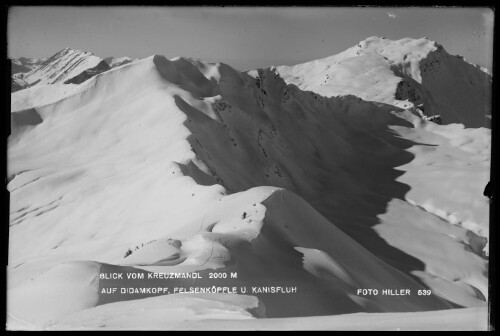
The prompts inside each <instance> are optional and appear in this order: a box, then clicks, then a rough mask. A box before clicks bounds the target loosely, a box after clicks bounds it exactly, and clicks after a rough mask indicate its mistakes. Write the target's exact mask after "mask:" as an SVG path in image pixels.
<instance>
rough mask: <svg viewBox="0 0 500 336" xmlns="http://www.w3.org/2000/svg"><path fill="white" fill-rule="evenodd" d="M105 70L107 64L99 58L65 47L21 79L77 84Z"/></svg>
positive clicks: (107, 67)
mask: <svg viewBox="0 0 500 336" xmlns="http://www.w3.org/2000/svg"><path fill="white" fill-rule="evenodd" d="M106 70H109V65H108V64H107V63H106V62H105V61H104V60H102V59H101V58H99V57H97V56H94V55H92V54H91V53H89V52H84V51H79V50H73V49H70V48H65V49H63V50H61V51H59V52H57V53H56V54H54V55H52V56H51V57H49V58H47V59H46V60H45V61H43V62H42V63H40V64H39V65H38V66H37V67H35V68H34V69H33V70H31V71H30V72H28V73H26V74H25V75H24V76H23V80H25V81H26V82H27V83H29V85H46V84H56V83H61V84H62V83H64V84H79V83H82V82H84V81H85V80H87V79H88V78H91V77H92V76H95V75H97V74H99V73H101V72H103V71H106Z"/></svg>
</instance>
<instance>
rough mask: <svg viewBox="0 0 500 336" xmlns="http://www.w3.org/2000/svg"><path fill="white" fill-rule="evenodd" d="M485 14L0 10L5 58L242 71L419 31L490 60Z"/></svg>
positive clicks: (489, 18) (456, 51)
mask: <svg viewBox="0 0 500 336" xmlns="http://www.w3.org/2000/svg"><path fill="white" fill-rule="evenodd" d="M493 21H494V13H493V11H492V10H491V9H488V8H480V7H478V8H472V7H467V8H430V7H427V8H419V7H396V8H394V7H372V8H366V7H363V8H361V7H49V6H44V7H24V6H17V7H11V8H10V9H9V16H8V25H7V42H8V57H10V58H18V57H30V58H44V57H48V56H51V55H53V54H54V53H56V52H57V51H59V50H61V49H64V48H66V47H70V48H73V49H78V50H84V51H90V52H92V53H93V54H94V55H96V56H100V57H102V58H105V57H108V56H115V57H121V56H129V57H132V58H143V57H147V56H151V55H154V54H160V55H165V56H167V57H168V58H172V57H176V56H186V57H192V58H198V59H202V60H204V61H209V62H224V63H226V64H229V65H231V66H233V67H234V68H236V69H239V70H241V71H244V70H250V69H256V68H260V67H269V66H271V65H293V64H298V63H303V62H307V61H311V60H314V59H319V58H324V57H328V56H331V55H334V54H338V53H339V52H342V51H344V50H345V49H347V48H350V47H352V46H354V45H356V44H357V43H358V42H359V41H361V40H364V39H366V38H368V37H371V36H380V37H386V38H388V39H391V40H398V39H401V38H405V37H411V38H421V37H427V38H429V39H431V40H433V41H436V42H438V43H439V44H441V45H443V46H444V48H445V49H446V50H447V51H448V53H450V54H452V55H462V56H464V57H465V58H466V59H467V60H468V61H470V62H472V63H475V64H479V65H481V66H484V67H486V68H488V69H489V70H491V69H492V59H493Z"/></svg>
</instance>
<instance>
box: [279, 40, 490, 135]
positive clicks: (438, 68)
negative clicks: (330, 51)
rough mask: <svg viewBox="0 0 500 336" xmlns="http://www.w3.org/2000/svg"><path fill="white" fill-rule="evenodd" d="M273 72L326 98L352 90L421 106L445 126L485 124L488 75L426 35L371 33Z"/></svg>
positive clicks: (380, 99)
mask: <svg viewBox="0 0 500 336" xmlns="http://www.w3.org/2000/svg"><path fill="white" fill-rule="evenodd" d="M276 71H277V72H278V73H279V74H280V75H281V76H282V77H283V78H284V79H285V81H286V82H287V83H292V84H295V85H297V86H298V87H299V88H301V89H303V90H308V91H313V92H316V93H318V94H321V95H323V96H326V97H331V96H338V95H346V94H353V95H356V96H358V97H361V98H363V99H365V100H369V101H376V102H382V103H386V104H391V105H395V106H399V107H402V108H408V107H413V106H415V107H417V106H420V108H419V109H420V110H421V111H422V112H423V113H424V115H426V116H432V115H440V116H441V120H442V122H443V123H444V124H449V123H461V124H464V125H465V126H466V127H484V126H488V125H489V119H487V118H486V116H487V115H491V76H490V75H489V74H488V73H487V72H485V71H484V69H482V68H480V67H478V66H475V65H472V64H470V63H468V62H466V61H465V60H464V59H463V57H461V56H451V55H449V54H448V53H447V52H446V51H445V50H444V49H443V47H442V46H441V45H439V44H438V43H436V42H434V41H430V40H428V39H426V38H421V39H411V38H404V39H401V40H397V41H391V40H388V39H385V38H380V37H370V38H367V39H366V40H363V41H361V42H360V43H358V44H357V45H356V46H354V47H352V48H349V49H348V50H346V51H344V52H342V53H340V54H338V55H335V56H330V57H327V58H324V59H320V60H315V61H312V62H308V63H304V64H298V65H294V66H278V67H277V68H276Z"/></svg>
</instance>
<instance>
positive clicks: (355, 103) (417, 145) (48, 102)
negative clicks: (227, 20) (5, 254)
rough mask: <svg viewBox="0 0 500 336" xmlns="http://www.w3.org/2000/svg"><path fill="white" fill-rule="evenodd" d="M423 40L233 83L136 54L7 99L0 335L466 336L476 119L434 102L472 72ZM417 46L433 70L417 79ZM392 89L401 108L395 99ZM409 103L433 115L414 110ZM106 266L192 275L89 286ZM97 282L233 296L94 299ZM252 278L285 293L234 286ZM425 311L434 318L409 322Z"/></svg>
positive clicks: (483, 252) (485, 134)
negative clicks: (4, 297)
mask: <svg viewBox="0 0 500 336" xmlns="http://www.w3.org/2000/svg"><path fill="white" fill-rule="evenodd" d="M402 41H403V42H402ZM435 46H436V45H435V44H433V42H429V41H427V40H425V39H420V40H411V39H404V40H400V41H385V40H384V39H374V38H370V39H368V40H365V41H364V42H362V43H361V47H355V48H351V49H349V50H347V51H346V52H344V53H342V54H340V55H337V56H334V57H331V58H327V59H323V60H318V61H315V62H310V63H306V64H303V65H297V66H295V67H272V68H268V69H259V70H255V71H250V72H248V73H241V72H239V71H236V70H235V69H233V68H231V67H230V66H228V65H226V64H223V63H206V62H203V61H201V60H193V59H189V58H174V59H172V60H168V59H166V58H165V57H163V56H151V57H148V58H145V59H142V60H139V61H135V62H132V63H129V64H125V65H123V66H119V67H116V68H114V69H111V70H109V71H106V72H103V73H100V74H98V75H96V76H94V77H92V78H90V79H89V80H87V81H85V82H83V83H81V84H79V85H72V86H67V85H62V84H58V85H48V86H40V87H39V88H37V87H33V88H29V89H26V90H21V91H19V92H16V93H14V94H13V95H12V115H11V122H12V124H11V126H12V127H11V128H12V133H11V136H10V138H9V148H8V155H9V156H8V157H9V163H8V186H7V187H8V190H9V191H10V193H11V203H10V204H11V217H10V238H9V239H10V241H9V265H8V299H9V300H8V324H9V327H10V328H20V329H30V328H31V329H41V328H51V329H85V328H90V329H101V328H103V329H106V328H110V329H116V328H132V329H134V328H147V329H178V328H180V329H183V328H190V327H191V326H196V328H202V329H203V328H207V326H208V328H210V326H212V327H213V325H214V324H213V323H216V322H219V321H221V320H224V322H221V323H225V324H226V325H227V326H228V328H231V326H232V328H233V329H234V325H235V324H234V323H236V321H237V322H238V323H239V322H240V321H242V323H243V322H244V325H245V326H246V327H245V328H252V327H253V328H266V325H267V328H271V329H273V328H282V327H283V326H284V325H285V326H292V325H293V326H295V327H294V329H301V328H306V329H307V326H310V325H311V323H312V324H314V325H315V326H316V327H318V328H320V326H325V325H327V326H331V325H332V324H334V323H336V325H340V326H341V327H340V328H349V326H352V324H353V322H352V321H353V320H356V319H357V318H360V317H361V318H363V321H372V323H375V324H376V323H378V322H380V323H379V324H377V325H378V326H379V327H381V328H383V326H382V324H383V325H385V326H389V325H391V323H394V321H399V324H398V327H401V328H404V327H405V326H408V327H410V326H413V327H414V328H415V324H417V322H415V321H422V322H421V323H420V324H418V326H416V328H420V329H425V328H428V327H429V326H436V325H437V326H440V327H442V328H446V327H451V326H453V327H456V328H458V329H463V328H470V327H471V324H470V323H471V321H472V322H475V323H476V325H475V326H476V327H477V328H483V329H484V328H485V325H486V319H487V300H488V275H487V270H488V256H487V255H488V239H489V230H488V229H489V220H488V206H489V202H488V199H487V198H485V197H483V196H482V190H483V188H484V185H485V184H486V182H487V181H488V180H489V164H490V139H491V131H490V130H489V129H488V128H485V127H475V126H474V125H475V122H478V120H480V119H481V116H483V117H484V114H485V113H486V112H488V111H489V110H488V109H487V108H486V107H485V106H486V105H487V104H486V103H484V102H479V103H478V105H477V106H473V107H474V108H471V110H470V111H469V112H468V114H466V113H465V111H462V110H460V112H456V113H455V114H453V113H451V112H450V113H448V112H442V111H441V110H437V108H438V107H440V106H445V103H444V102H445V101H446V99H448V98H449V97H450V95H447V94H448V93H446V92H445V91H446V90H444V89H442V88H441V86H440V85H442V84H443V83H448V80H449V78H453V79H454V80H456V81H457V82H459V83H455V85H457V87H459V88H461V90H462V91H461V94H462V95H467V94H478V95H481V96H482V97H488V94H489V91H488V90H490V88H489V87H488V84H487V83H489V81H490V79H489V78H488V77H486V78H487V80H486V82H485V83H484V85H483V84H481V85H476V86H471V85H470V84H464V83H462V82H465V83H469V82H470V81H474V80H479V79H481V78H482V77H481V75H480V74H478V73H476V71H474V70H473V69H476V70H477V71H480V72H481V70H480V69H478V68H476V67H474V66H470V65H468V64H466V63H465V62H463V61H462V60H461V59H459V58H457V57H453V56H450V57H447V56H446V55H445V56H443V55H442V54H444V51H438V48H437V47H435ZM356 48H358V49H356ZM433 48H436V50H434V49H433ZM358 52H359V55H358ZM432 53H437V54H436V55H437V56H435V57H437V58H438V59H439V64H440V65H439V68H434V65H433V66H431V67H429V68H428V70H427V71H422V69H425V67H424V66H423V65H422V64H432V60H433V59H434V58H432V57H431V56H432ZM403 54H404V55H407V57H406V59H405V56H404V55H403ZM401 55H403V56H401ZM400 56H401V57H400ZM384 57H386V58H387V60H386V59H384ZM456 60H460V62H459V61H456ZM405 62H406V63H405ZM469 66H470V67H469ZM471 67H472V68H473V69H472V68H471ZM446 71H454V72H458V73H460V74H462V76H461V77H460V76H458V77H455V74H448V73H447V72H446ZM481 73H483V72H481ZM322 74H323V75H322ZM327 74H328V75H329V77H330V76H331V77H332V78H331V80H330V78H329V80H327V82H328V87H329V88H328V87H327V86H325V85H321V84H322V82H321V81H323V82H324V80H325V78H326V75H327ZM54 77H57V78H58V77H59V76H58V75H57V74H55V75H54ZM320 77H322V79H321V81H320ZM419 78H420V80H419ZM377 80H378V82H377ZM405 80H406V81H407V82H409V83H410V85H413V87H414V88H415V90H416V89H417V88H418V89H420V90H421V94H422V95H421V96H420V98H419V99H418V100H412V99H408V98H405V97H402V96H399V97H396V92H403V91H404V90H402V89H399V91H398V87H399V86H402V84H399V83H400V82H401V81H405ZM366 83H369V84H366ZM378 83H382V84H378ZM424 83H425V85H424ZM481 90H484V92H483V91H481ZM409 91H410V90H407V91H404V92H409ZM427 95H431V96H427ZM337 96H338V97H337ZM471 99H472V100H474V99H476V98H471ZM421 103H423V104H424V112H425V113H426V114H427V113H429V111H432V113H433V114H440V115H441V116H442V118H443V124H442V125H440V124H437V123H435V122H432V121H429V120H426V118H425V115H424V116H422V115H420V114H419V113H418V112H417V107H416V105H419V104H421ZM425 104H428V105H425ZM429 106H430V107H429ZM453 106H454V105H453ZM419 109H420V108H419ZM469 114H470V115H469ZM453 115H456V116H458V117H460V118H462V119H463V120H464V123H465V124H466V125H464V123H460V124H459V123H453V121H452V120H453V119H449V118H451V116H453ZM458 117H457V118H458ZM474 127H475V128H474ZM214 271H215V272H217V273H226V274H230V273H232V272H236V273H237V277H236V278H231V279H218V280H214V279H210V278H209V273H210V272H214ZM113 272H114V273H119V272H137V273H142V274H145V275H146V278H147V275H148V274H151V273H153V272H178V273H187V272H198V274H200V275H202V278H200V279H175V280H158V281H144V282H137V281H132V280H127V279H123V281H121V280H120V281H115V282H113V281H112V280H106V279H100V276H99V274H102V273H113ZM219 280H220V281H219ZM112 286H119V287H122V288H130V287H138V286H143V287H144V286H147V287H155V288H156V287H161V286H169V287H176V286H177V287H187V288H189V287H197V288H206V287H212V286H228V287H232V286H235V287H238V288H240V287H248V292H246V293H242V292H238V293H227V294H217V295H214V294H198V293H190V294H173V293H171V294H170V295H163V296H158V295H157V294H156V295H152V294H151V295H148V294H133V295H132V294H131V295H112V294H105V290H104V291H103V289H106V288H109V287H112ZM263 286H264V287H265V286H282V287H296V289H297V291H296V293H293V294H265V293H261V292H256V293H255V292H252V287H263ZM360 289H377V290H378V291H380V292H382V291H383V290H384V289H408V290H410V291H411V293H412V295H397V296H392V295H365V294H363V293H360V292H359V290H360ZM419 291H421V293H428V295H418V294H417V293H419ZM422 291H425V292H422ZM427 291H428V292H427ZM131 300H132V301H131ZM458 308H463V309H458ZM437 310H440V311H439V312H436V313H435V316H438V315H439V316H443V318H442V319H439V320H437V319H432V318H431V319H430V320H427V319H426V318H425V313H421V312H422V311H437ZM409 312H411V314H410V315H408V313H409ZM359 313H363V314H362V315H359ZM374 313H384V314H376V315H373V314H374ZM422 314H423V315H422ZM331 315H339V316H331ZM124 316H125V317H126V318H124ZM311 316H316V317H311ZM261 317H274V318H276V319H271V320H258V319H257V318H261ZM214 319H217V321H214ZM145 321H147V323H146V322H145ZM266 321H268V322H266ZM280 321H282V322H280ZM391 321H392V322H391ZM425 321H432V322H425ZM273 323H276V325H274V324H273ZM279 323H282V324H279ZM283 323H285V324H283ZM426 323H428V324H426ZM440 323H442V324H440ZM146 324H147V325H146ZM278 324H279V325H278ZM273 325H274V327H273Z"/></svg>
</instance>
